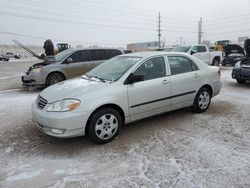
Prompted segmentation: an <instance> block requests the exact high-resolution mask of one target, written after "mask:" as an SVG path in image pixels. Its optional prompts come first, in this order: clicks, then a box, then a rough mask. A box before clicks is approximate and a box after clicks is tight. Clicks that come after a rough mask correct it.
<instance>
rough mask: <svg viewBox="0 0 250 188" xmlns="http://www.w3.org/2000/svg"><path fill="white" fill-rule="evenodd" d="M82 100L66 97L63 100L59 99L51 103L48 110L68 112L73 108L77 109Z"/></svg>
mask: <svg viewBox="0 0 250 188" xmlns="http://www.w3.org/2000/svg"><path fill="white" fill-rule="evenodd" d="M80 103H81V101H80V100H77V99H64V100H61V101H57V102H54V103H51V104H50V105H49V106H48V108H47V111H48V112H67V111H71V110H75V109H76V108H77V107H78V106H79V105H80Z"/></svg>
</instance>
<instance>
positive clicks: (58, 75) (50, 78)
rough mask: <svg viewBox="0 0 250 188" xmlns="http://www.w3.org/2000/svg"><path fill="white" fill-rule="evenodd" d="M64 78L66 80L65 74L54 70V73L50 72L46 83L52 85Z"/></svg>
mask: <svg viewBox="0 0 250 188" xmlns="http://www.w3.org/2000/svg"><path fill="white" fill-rule="evenodd" d="M63 80H65V77H64V75H63V74H61V73H59V72H54V73H51V74H49V76H48V77H47V80H46V85H47V86H51V85H53V84H56V83H58V82H61V81H63Z"/></svg>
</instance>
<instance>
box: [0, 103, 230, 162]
mask: <svg viewBox="0 0 250 188" xmlns="http://www.w3.org/2000/svg"><path fill="white" fill-rule="evenodd" d="M220 106H221V108H219V107H220ZM223 106H224V107H223ZM217 108H218V109H222V108H223V109H229V110H230V108H229V107H228V105H227V104H225V105H223V103H221V102H220V103H216V104H212V105H211V108H210V109H208V111H207V112H206V113H203V114H204V115H209V114H210V115H213V114H217V112H214V110H215V109H217ZM221 111H223V110H219V112H221ZM198 116H199V114H196V113H193V112H192V111H191V110H190V109H181V110H176V111H173V112H169V113H164V114H161V115H157V116H154V117H150V118H147V119H144V120H140V121H137V122H134V123H131V124H127V125H124V126H123V127H122V129H121V130H120V133H119V135H118V137H117V138H116V139H114V140H113V141H112V142H110V143H107V144H94V143H92V142H91V141H90V140H89V138H88V137H87V136H85V137H77V138H68V139H62V138H55V137H51V136H48V135H46V134H44V133H42V132H40V131H39V129H38V128H37V127H36V126H35V125H34V124H33V123H32V121H31V120H28V121H27V122H25V123H24V124H23V125H20V126H19V127H17V128H15V129H12V130H10V131H8V132H5V133H1V137H0V141H1V144H0V151H1V153H2V154H0V156H1V155H5V156H6V155H7V156H10V157H13V156H19V155H20V156H27V157H30V156H46V157H52V158H53V157H55V156H56V157H60V158H72V157H74V156H80V155H81V154H83V153H84V152H89V151H94V150H97V151H98V152H108V151H112V152H114V151H117V152H126V150H127V148H128V146H129V145H134V144H140V143H143V142H145V141H147V140H149V139H150V138H151V137H152V135H154V134H156V133H157V132H159V131H160V132H161V131H162V132H163V131H167V130H179V131H185V129H189V128H190V126H192V125H189V126H186V125H188V124H190V123H191V119H192V118H197V117H198Z"/></svg>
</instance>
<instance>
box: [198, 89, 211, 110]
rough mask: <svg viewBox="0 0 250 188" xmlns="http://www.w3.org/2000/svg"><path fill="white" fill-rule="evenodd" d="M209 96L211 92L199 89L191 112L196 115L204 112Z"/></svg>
mask: <svg viewBox="0 0 250 188" xmlns="http://www.w3.org/2000/svg"><path fill="white" fill-rule="evenodd" d="M211 95H212V94H211V91H210V90H209V89H208V88H206V87H203V88H201V89H200V90H199V91H198V93H197V95H196V97H195V100H194V104H193V111H194V112H198V113H201V112H205V111H206V110H207V109H208V107H209V105H210V102H211Z"/></svg>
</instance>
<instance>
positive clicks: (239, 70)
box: [232, 59, 250, 84]
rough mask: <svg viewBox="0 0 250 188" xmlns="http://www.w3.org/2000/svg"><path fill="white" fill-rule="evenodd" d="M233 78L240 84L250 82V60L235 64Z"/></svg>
mask: <svg viewBox="0 0 250 188" xmlns="http://www.w3.org/2000/svg"><path fill="white" fill-rule="evenodd" d="M232 78H233V79H236V80H237V82H238V83H239V84H242V83H245V82H246V81H247V80H250V59H245V60H243V61H240V62H238V63H236V64H235V67H234V68H233V71H232Z"/></svg>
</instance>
